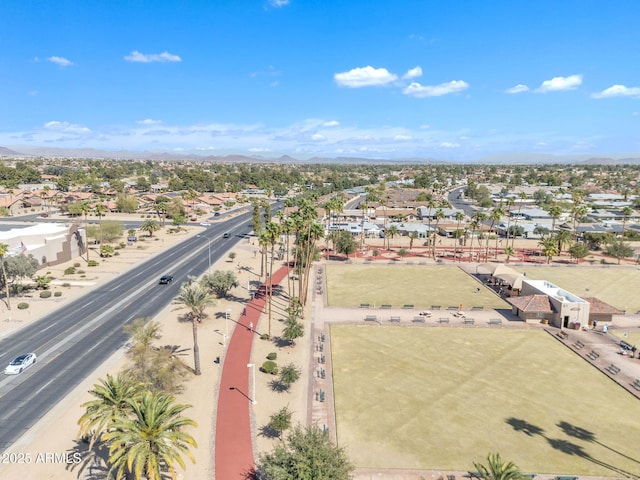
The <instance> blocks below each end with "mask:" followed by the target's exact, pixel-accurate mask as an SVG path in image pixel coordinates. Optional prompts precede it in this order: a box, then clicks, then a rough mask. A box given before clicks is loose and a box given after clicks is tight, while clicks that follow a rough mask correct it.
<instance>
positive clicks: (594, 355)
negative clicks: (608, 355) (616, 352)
mask: <svg viewBox="0 0 640 480" xmlns="http://www.w3.org/2000/svg"><path fill="white" fill-rule="evenodd" d="M587 357H589V358H590V359H591V360H593V361H595V360H597V359H598V358H600V354H599V353H597V352H594V351H593V350H591V351H590V352H589V353H587Z"/></svg>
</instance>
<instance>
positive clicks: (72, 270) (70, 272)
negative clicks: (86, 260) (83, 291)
mask: <svg viewBox="0 0 640 480" xmlns="http://www.w3.org/2000/svg"><path fill="white" fill-rule="evenodd" d="M78 266H79V265H78ZM75 273H76V267H68V268H66V269H65V270H64V274H65V275H74V274H75Z"/></svg>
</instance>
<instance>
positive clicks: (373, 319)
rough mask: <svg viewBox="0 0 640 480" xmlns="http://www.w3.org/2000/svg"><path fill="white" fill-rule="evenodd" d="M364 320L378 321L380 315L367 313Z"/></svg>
mask: <svg viewBox="0 0 640 480" xmlns="http://www.w3.org/2000/svg"><path fill="white" fill-rule="evenodd" d="M364 321H365V322H377V321H378V317H377V316H375V315H365V317H364Z"/></svg>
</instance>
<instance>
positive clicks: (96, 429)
mask: <svg viewBox="0 0 640 480" xmlns="http://www.w3.org/2000/svg"><path fill="white" fill-rule="evenodd" d="M142 388H143V387H142V384H140V383H138V382H136V381H135V380H133V379H132V378H131V377H130V376H128V375H127V374H125V373H124V372H118V375H117V376H116V377H113V376H112V375H110V374H108V373H107V378H105V379H101V380H100V383H96V384H95V385H94V386H93V390H89V393H90V394H91V395H93V396H94V397H95V400H91V401H89V402H86V403H83V404H82V405H80V406H81V407H82V408H84V409H85V413H84V414H83V415H82V416H81V417H80V418H79V419H78V425H80V435H81V436H82V437H85V436H87V435H88V436H90V438H91V440H90V442H89V449H91V448H92V447H93V444H94V443H95V442H96V440H99V439H100V438H101V437H102V436H103V435H105V434H106V433H108V432H109V430H111V429H112V428H113V424H114V422H115V421H116V420H117V419H118V418H122V417H126V416H127V415H129V413H131V404H130V403H129V402H130V401H131V400H137V399H139V398H140V396H141V394H142Z"/></svg>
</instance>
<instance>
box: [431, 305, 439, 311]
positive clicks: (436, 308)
mask: <svg viewBox="0 0 640 480" xmlns="http://www.w3.org/2000/svg"><path fill="white" fill-rule="evenodd" d="M440 308H441V307H440V305H431V310H440Z"/></svg>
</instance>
